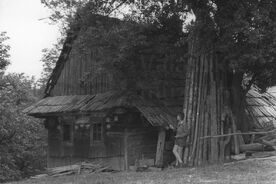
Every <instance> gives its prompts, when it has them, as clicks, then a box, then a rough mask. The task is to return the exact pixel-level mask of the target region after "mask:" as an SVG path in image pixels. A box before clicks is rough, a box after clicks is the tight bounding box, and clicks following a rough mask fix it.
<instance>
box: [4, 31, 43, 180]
mask: <svg viewBox="0 0 276 184" xmlns="http://www.w3.org/2000/svg"><path fill="white" fill-rule="evenodd" d="M5 35H6V33H2V34H1V37H0V69H1V70H2V71H1V73H0V114H1V116H0V168H1V169H0V182H5V181H9V180H15V179H20V178H24V177H27V176H30V175H32V174H35V173H38V172H39V171H40V170H42V169H44V167H45V163H46V162H45V160H46V157H45V155H46V154H45V143H46V142H45V132H44V129H43V126H42V123H41V122H40V121H38V120H37V119H34V118H31V117H28V116H27V115H26V114H24V113H23V112H22V110H23V109H24V108H26V107H27V106H29V105H30V104H31V103H34V101H35V100H36V99H37V98H36V97H35V96H34V94H33V89H32V88H33V85H34V79H33V78H29V77H26V76H24V75H23V74H5V73H4V72H5V68H6V66H7V65H8V64H9V53H8V51H9V48H10V47H9V46H8V45H7V44H5V43H4V41H5V40H7V37H6V36H5Z"/></svg>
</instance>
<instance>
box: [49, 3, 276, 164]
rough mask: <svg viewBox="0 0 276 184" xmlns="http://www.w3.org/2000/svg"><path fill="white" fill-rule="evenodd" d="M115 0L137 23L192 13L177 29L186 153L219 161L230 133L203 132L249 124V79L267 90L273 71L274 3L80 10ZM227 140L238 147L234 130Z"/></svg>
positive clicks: (106, 11) (193, 159)
mask: <svg viewBox="0 0 276 184" xmlns="http://www.w3.org/2000/svg"><path fill="white" fill-rule="evenodd" d="M48 2H51V3H54V2H55V3H57V1H54V0H48ZM70 2H72V1H70ZM74 2H76V3H82V1H74ZM66 3H68V2H67V1H66V0H63V1H59V3H57V4H58V6H55V7H63V10H68V9H66V6H62V5H64V4H66ZM87 4H89V5H90V6H86V5H87ZM114 4H117V6H119V7H122V4H123V5H124V6H125V7H127V10H129V11H125V12H120V13H121V14H124V15H125V16H126V17H128V18H130V19H132V20H136V21H138V22H139V23H141V22H146V23H149V24H154V25H156V26H159V27H162V25H163V23H164V22H171V21H169V20H172V18H174V20H177V19H179V20H183V21H175V22H173V23H174V24H176V25H178V26H175V25H174V26H168V27H167V28H168V29H169V30H170V29H171V28H173V27H179V26H185V25H183V23H182V22H185V20H186V19H187V17H189V15H193V16H194V17H195V21H193V22H191V24H189V25H186V26H185V30H186V31H187V33H188V37H185V36H184V35H183V34H182V35H181V34H180V35H178V36H179V39H178V40H180V41H179V42H178V44H183V45H185V44H188V48H189V49H188V52H187V51H186V50H184V51H183V56H187V57H188V61H187V67H186V71H183V72H185V73H186V85H185V88H186V89H185V101H184V105H183V112H184V114H185V121H187V122H188V124H189V125H190V126H191V134H190V137H189V139H190V142H191V146H190V147H189V150H188V156H187V158H188V160H189V163H190V165H201V164H204V163H216V162H219V161H224V159H225V157H226V155H227V154H229V151H227V150H229V147H230V146H229V141H230V139H223V138H209V139H202V137H205V136H207V135H211V136H215V135H221V134H225V133H228V132H230V131H232V132H233V131H234V132H235V131H236V129H240V130H242V131H246V130H248V129H249V128H250V125H249V124H248V123H246V122H247V121H246V116H245V95H246V93H247V91H248V90H249V89H250V88H251V86H252V85H256V86H258V87H259V88H260V90H261V91H264V90H266V88H267V87H269V86H271V85H272V79H273V74H275V71H276V62H275V56H276V55H275V54H276V49H275V47H276V45H275V43H276V42H275V41H276V32H275V29H276V16H275V14H276V3H275V2H273V1H270V0H233V1H222V0H200V1H199V0H185V1H180V0H156V1H150V0H143V1H139V0H137V1H135V0H134V1H133V0H125V1H123V0H117V1H113V0H112V1H92V0H91V1H86V2H85V3H84V4H82V7H86V10H88V11H86V13H84V14H83V15H84V16H85V15H87V14H89V13H88V12H89V10H91V12H93V13H99V14H104V15H110V14H111V13H112V12H113V11H114V10H116V7H117V6H115V9H113V7H114V6H113V5H114ZM71 5H72V3H71ZM76 9H77V7H76ZM79 15H81V14H78V13H77V14H75V16H76V17H78V16H79ZM74 20H79V19H74ZM169 30H168V32H169ZM171 33H172V34H173V33H174V32H171ZM231 142H234V144H235V145H236V147H235V148H236V149H235V152H236V153H238V152H239V150H238V146H237V144H236V143H237V139H236V137H235V136H234V139H233V141H231Z"/></svg>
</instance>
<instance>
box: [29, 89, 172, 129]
mask: <svg viewBox="0 0 276 184" xmlns="http://www.w3.org/2000/svg"><path fill="white" fill-rule="evenodd" d="M115 107H125V108H136V109H137V110H138V111H139V112H140V113H141V114H142V115H143V116H144V117H145V118H146V119H147V120H148V121H149V122H150V123H151V124H152V125H153V126H164V127H167V126H168V125H172V126H175V124H176V120H175V118H174V116H173V115H172V114H171V112H170V111H169V110H168V109H167V108H166V107H165V106H164V105H161V104H159V102H158V101H157V100H156V101H154V102H153V101H152V100H148V99H145V98H144V97H141V96H139V95H136V94H134V93H132V92H122V91H121V92H119V91H110V92H106V93H99V94H96V95H71V96H54V97H47V98H44V99H42V100H40V101H39V102H37V103H35V104H34V105H32V106H30V107H28V108H27V109H25V110H24V112H25V113H27V114H29V115H31V116H35V117H45V116H47V115H54V114H60V113H74V112H75V113H78V112H82V113H86V112H87V113H88V112H99V111H105V110H109V109H112V108H115Z"/></svg>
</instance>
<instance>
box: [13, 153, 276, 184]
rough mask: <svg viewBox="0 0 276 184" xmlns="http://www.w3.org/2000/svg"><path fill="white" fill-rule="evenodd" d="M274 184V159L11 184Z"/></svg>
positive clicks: (275, 174)
mask: <svg viewBox="0 0 276 184" xmlns="http://www.w3.org/2000/svg"><path fill="white" fill-rule="evenodd" d="M185 183H196V184H197V183H210V184H220V183H223V184H224V183H226V184H228V183H229V184H230V183H231V184H259V183H262V184H276V157H275V156H274V157H270V158H267V159H263V160H248V161H246V162H237V163H234V164H229V165H213V166H206V167H201V168H180V169H175V168H171V169H165V170H163V171H160V172H118V173H98V174H90V175H89V174H81V175H72V176H61V177H45V178H41V179H28V180H24V181H19V182H13V183H12V184H185Z"/></svg>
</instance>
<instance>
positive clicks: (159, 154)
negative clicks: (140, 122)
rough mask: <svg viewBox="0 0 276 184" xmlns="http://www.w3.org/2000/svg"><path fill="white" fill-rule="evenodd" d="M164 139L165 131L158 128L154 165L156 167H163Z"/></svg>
mask: <svg viewBox="0 0 276 184" xmlns="http://www.w3.org/2000/svg"><path fill="white" fill-rule="evenodd" d="M165 139H166V130H165V129H164V128H160V130H159V133H158V140H157V150H156V159H155V165H156V166H157V167H162V166H163V156H164V147H165Z"/></svg>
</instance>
